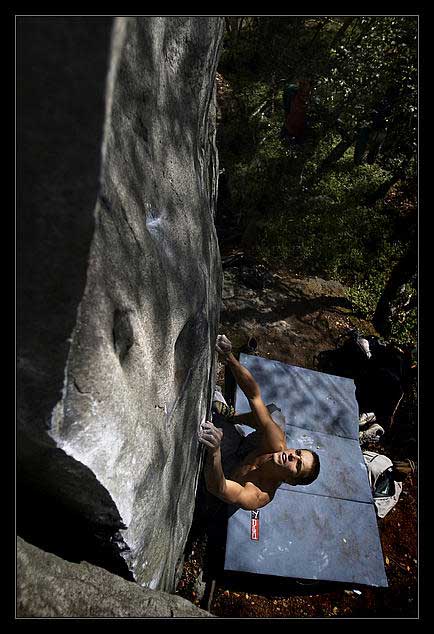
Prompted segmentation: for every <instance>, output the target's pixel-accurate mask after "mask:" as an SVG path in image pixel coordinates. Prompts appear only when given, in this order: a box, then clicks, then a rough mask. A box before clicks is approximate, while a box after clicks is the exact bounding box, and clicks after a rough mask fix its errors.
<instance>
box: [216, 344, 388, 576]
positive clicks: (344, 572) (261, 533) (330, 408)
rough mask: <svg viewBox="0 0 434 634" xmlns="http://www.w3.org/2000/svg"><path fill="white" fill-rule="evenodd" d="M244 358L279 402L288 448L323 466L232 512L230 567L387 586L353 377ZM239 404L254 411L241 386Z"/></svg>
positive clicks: (269, 399) (267, 397)
mask: <svg viewBox="0 0 434 634" xmlns="http://www.w3.org/2000/svg"><path fill="white" fill-rule="evenodd" d="M240 363H241V364H242V365H243V366H245V367H246V368H248V369H249V370H250V372H251V373H252V375H253V376H254V378H255V380H256V381H257V383H258V384H259V386H260V388H261V393H262V398H263V400H264V402H265V403H266V404H271V403H274V404H275V405H276V406H277V407H278V408H279V410H280V412H277V415H278V416H279V417H280V421H281V424H284V427H285V434H286V441H287V445H288V447H295V448H303V449H312V450H313V451H316V452H317V453H318V455H319V457H320V462H321V471H320V474H319V476H318V478H317V480H315V482H313V483H312V484H309V485H298V486H291V485H288V484H283V485H281V487H280V488H279V489H278V491H277V492H276V495H275V497H274V499H273V501H272V502H271V503H270V504H268V505H267V506H265V507H264V508H262V509H259V510H258V511H245V510H243V509H238V510H237V511H236V512H235V513H233V514H232V515H231V516H230V517H229V519H228V531H227V540H226V553H225V566H224V567H225V570H228V571H234V572H247V573H255V574H260V575H274V576H279V577H288V578H297V579H311V580H323V581H340V582H348V583H354V584H365V585H370V586H379V587H387V585H388V584H387V577H386V574H385V569H384V561H383V553H382V548H381V542H380V537H379V533H378V525H377V517H376V513H375V506H374V501H373V498H372V493H371V488H370V485H369V480H368V474H367V469H366V465H365V462H364V459H363V455H362V452H361V449H360V445H359V439H358V438H359V436H358V432H359V422H358V419H359V409H358V404H357V401H356V398H355V384H354V381H353V380H352V379H348V378H344V377H339V376H333V375H330V374H325V373H322V372H316V371H314V370H307V369H304V368H300V367H297V366H291V365H287V364H285V363H281V362H278V361H273V360H269V359H263V358H262V357H259V356H251V355H246V354H241V355H240ZM235 404H236V410H237V412H238V413H245V412H248V411H250V407H249V404H248V401H247V399H246V397H245V396H244V394H243V392H242V391H241V390H240V388H237V392H236V395H235ZM274 416H275V414H273V417H274ZM243 428H244V432H245V433H246V434H248V433H251V432H253V429H252V428H250V427H248V426H246V425H244V426H243Z"/></svg>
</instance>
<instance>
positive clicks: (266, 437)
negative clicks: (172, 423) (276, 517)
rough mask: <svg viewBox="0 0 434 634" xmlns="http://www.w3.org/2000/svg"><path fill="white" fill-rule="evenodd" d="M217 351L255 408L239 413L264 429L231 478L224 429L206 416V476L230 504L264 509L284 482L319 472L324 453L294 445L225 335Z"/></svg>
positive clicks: (239, 419)
mask: <svg viewBox="0 0 434 634" xmlns="http://www.w3.org/2000/svg"><path fill="white" fill-rule="evenodd" d="M216 350H217V352H218V353H219V355H220V358H221V359H222V361H223V362H224V363H226V364H227V365H228V366H229V368H230V370H231V372H232V374H233V376H234V378H235V380H236V382H237V383H238V385H239V386H240V388H241V390H242V391H243V392H244V394H245V395H246V397H247V399H248V401H249V404H250V407H251V412H250V413H248V414H241V415H238V416H236V417H235V418H234V422H242V423H246V424H248V425H249V426H250V427H254V428H255V429H256V430H257V431H258V432H259V438H260V441H259V442H258V446H257V447H256V448H255V449H254V450H253V451H251V452H250V453H249V454H247V456H246V457H245V458H244V460H243V461H242V462H241V464H239V465H238V466H237V467H236V468H235V469H234V470H233V471H232V472H231V473H230V479H227V478H226V477H225V475H224V473H223V468H222V459H221V451H220V445H221V441H222V438H223V432H222V430H221V429H219V428H218V427H216V426H215V425H213V423H211V422H209V421H207V422H205V423H203V424H202V426H201V430H200V434H199V440H200V442H201V443H203V444H204V445H206V446H207V448H208V450H207V459H206V463H205V481H206V486H207V489H208V491H209V492H210V493H212V494H213V495H215V496H216V497H218V498H219V499H220V500H223V501H224V502H226V503H228V504H235V505H237V506H239V507H241V508H242V509H245V510H256V509H259V508H261V507H263V506H265V505H266V504H268V503H269V502H271V500H272V499H273V497H274V495H275V493H276V490H277V489H278V488H279V486H280V485H281V484H282V483H284V482H285V483H287V484H291V485H296V484H310V483H311V482H313V481H314V480H315V479H316V478H317V477H318V474H319V469H320V464H319V457H318V455H317V454H316V453H315V452H314V451H310V450H308V449H289V448H288V447H287V446H286V440H285V434H284V432H283V431H282V430H281V429H280V427H279V426H278V425H277V423H275V422H274V420H273V419H272V417H271V415H270V413H269V411H268V409H267V407H266V405H265V404H264V401H263V400H262V398H261V392H260V389H259V386H258V384H257V383H256V381H255V379H254V378H253V376H252V375H251V373H250V372H249V371H248V370H247V369H246V368H244V367H243V366H242V365H241V364H240V363H239V362H238V361H237V359H236V358H235V357H234V355H233V354H232V344H231V342H230V341H229V339H227V338H226V337H225V336H224V335H219V337H218V338H217V345H216Z"/></svg>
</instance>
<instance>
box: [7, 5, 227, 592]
mask: <svg viewBox="0 0 434 634" xmlns="http://www.w3.org/2000/svg"><path fill="white" fill-rule="evenodd" d="M86 20H87V19H84V20H82V22H81V28H82V30H83V31H84V32H85V33H86V35H85V37H82V39H83V40H84V43H83V48H82V49H81V51H80V54H79V55H78V57H79V58H80V59H81V60H82V61H83V66H82V67H80V72H81V73H82V74H83V76H84V75H86V68H85V66H86V63H88V64H89V65H90V66H89V69H88V72H90V73H91V75H92V73H93V72H94V69H93V67H92V64H93V61H92V60H93V55H92V53H93V48H92V47H93V46H95V48H96V49H98V51H99V53H98V54H96V57H97V58H98V59H100V58H101V74H104V73H103V72H102V71H103V66H104V64H103V62H102V57H103V55H102V53H101V51H100V47H102V48H103V49H104V45H105V44H106V39H105V38H106V36H107V30H105V29H106V27H104V28H103V26H102V24H101V23H100V22H98V21H97V24H98V27H97V31H98V29H99V31H98V32H100V39H99V40H98V38H97V37H96V38H95V42H92V43H90V40H91V39H92V38H91V33H92V32H94V31H95V27H94V24H93V23H88V22H86ZM61 22H62V21H61ZM62 24H63V26H65V25H64V23H63V22H62ZM77 24H78V23H77ZM50 26H51V27H52V29H53V30H52V32H51V36H52V37H54V40H56V36H57V38H58V39H59V41H60V42H63V40H62V33H59V32H58V30H56V29H57V25H55V24H54V23H50ZM90 27H91V28H90ZM68 28H69V27H68V25H66V28H64V32H65V33H66V32H68V33H69V31H68ZM38 29H42V31H44V29H45V32H47V30H48V31H50V27H47V25H46V23H45V22H43V23H42V27H41V25H38ZM86 29H87V31H86ZM79 30H80V29H78V31H79ZM53 32H54V33H55V35H53ZM221 35H222V21H221V19H219V18H205V17H202V18H200V17H199V18H189V17H173V18H159V17H147V18H146V17H143V18H116V19H115V20H114V29H113V34H112V42H111V53H110V60H109V72H108V79H107V87H106V99H105V123H104V135H103V142H102V165H101V171H100V183H99V189H98V193H97V202H96V207H95V212H94V217H93V221H94V223H95V226H94V231H93V237H92V243H91V246H90V250H89V242H90V234H91V231H92V228H93V227H92V217H91V207H92V205H91V204H90V200H89V196H88V199H87V202H88V203H89V206H88V207H87V209H85V205H84V197H83V208H79V206H78V205H74V204H73V203H70V206H68V205H66V206H65V205H63V199H59V198H58V192H59V190H60V189H61V188H60V186H59V187H57V189H56V188H55V190H56V191H55V194H56V195H53V196H52V197H51V198H52V200H51V204H50V205H49V212H50V217H49V219H48V220H44V215H43V216H42V220H41V219H40V215H41V210H42V211H44V206H43V204H42V205H36V206H35V207H34V209H33V211H32V213H31V212H30V211H27V212H24V217H25V219H26V221H27V222H28V223H29V225H30V226H27V222H25V221H24V220H23V221H22V223H21V224H22V228H23V235H22V236H21V244H22V254H21V262H22V264H21V279H20V283H21V287H22V289H23V290H22V293H21V300H20V301H21V305H20V314H21V319H20V324H21V333H20V339H21V344H20V366H19V371H20V376H19V381H20V382H19V389H20V394H19V400H20V401H21V404H20V412H19V421H18V422H19V432H18V476H19V478H18V479H19V485H18V506H19V507H20V504H21V510H19V511H18V515H19V521H18V525H19V529H20V526H21V533H20V534H23V536H24V537H26V536H27V534H28V537H29V540H30V541H33V543H38V545H41V546H43V547H44V546H45V547H46V548H48V549H49V550H52V551H54V552H56V553H58V554H61V555H62V556H65V557H68V558H70V559H74V560H80V559H81V558H83V551H84V550H86V551H88V552H89V556H87V555H86V558H88V560H89V561H96V562H97V563H98V562H101V565H105V566H106V567H108V568H110V569H115V568H116V567H118V571H119V572H120V574H123V575H124V576H127V577H128V575H129V574H131V575H132V576H133V577H134V578H135V579H136V580H137V581H138V582H139V583H141V584H142V585H144V586H148V587H150V588H153V589H155V588H159V589H167V590H171V589H173V587H174V584H175V575H176V569H177V564H178V562H179V560H180V557H181V554H182V550H183V546H184V544H185V541H186V538H187V535H188V531H189V528H190V524H191V520H192V514H193V509H194V496H195V487H196V483H197V476H198V469H199V466H200V458H201V451H200V450H199V447H198V442H197V434H196V432H197V427H198V425H199V423H200V422H201V420H203V419H204V417H205V416H206V414H207V409H208V407H209V404H210V398H211V393H212V388H213V376H214V367H213V364H214V341H215V337H216V334H217V333H216V328H217V324H218V316H219V306H220V291H221V267H220V258H219V252H218V245H217V239H216V234H215V229H214V223H213V214H214V204H215V199H216V187H217V177H216V174H217V153H216V149H215V143H214V125H213V119H214V117H215V101H214V99H215V94H214V79H215V72H216V64H217V60H218V53H219V45H220V41H221ZM30 37H31V27H29V25H27V31H26V27H23V35H22V38H23V39H25V38H30ZM68 37H71V38H72V39H73V36H69V35H68ZM41 40H42V36H41ZM58 44H59V43H58ZM26 46H27V47H30V48H31V46H30V44H29V42H28V41H26V43H25V45H24V44H23V50H24V49H25V48H26ZM41 46H42V43H41ZM55 46H56V43H54V44H53V47H55ZM86 46H87V48H86ZM60 48H62V45H60ZM75 52H76V54H77V53H78V51H77V50H76V51H75ZM23 57H26V55H25V54H24V55H23ZM42 57H43V56H42ZM72 57H74V56H72ZM74 59H75V58H74ZM44 61H46V60H44V59H42V60H41V65H42V66H43V64H44ZM25 62H27V66H26V64H25ZM34 70H35V67H34V66H32V63H31V60H30V57H29V55H28V51H27V57H26V60H24V63H23V74H22V77H23V79H22V84H23V88H22V92H23V97H22V103H23V104H24V106H23V111H24V114H23V130H26V129H27V127H28V125H30V126H31V120H30V118H29V119H28V120H26V118H25V112H26V108H27V111H29V112H32V109H33V110H34V108H35V106H34V105H33V106H32V105H30V99H29V95H26V94H25V93H26V90H28V87H26V81H25V79H26V77H27V79H28V78H29V77H30V78H32V77H33V79H34V80H35V76H34V75H35V74H36V77H38V72H37V70H38V69H36V72H35V73H34V74H32V71H34ZM86 77H87V75H86ZM95 77H96V79H95V83H96V84H98V89H95V90H94V92H93V93H92V94H93V95H94V97H95V95H96V93H98V94H99V96H100V90H101V84H100V83H99V80H100V79H101V75H97V76H96V75H94V78H95ZM35 81H36V80H35ZM36 83H37V81H36ZM56 86H57V84H56ZM92 86H93V84H92ZM61 90H64V88H61ZM89 91H90V92H92V89H91V87H90V84H89ZM42 92H43V91H42ZM55 93H56V89H55V88H53V94H55ZM71 98H72V100H73V103H75V105H76V109H77V112H78V114H77V117H78V120H79V122H80V123H81V121H82V120H86V119H87V116H88V114H89V116H91V113H88V109H93V110H95V112H93V113H92V116H93V120H94V121H96V119H97V118H98V115H99V113H100V111H98V108H97V107H96V103H97V102H98V104H100V101H98V99H94V101H93V103H90V104H89V103H88V102H89V93H87V92H86V91H85V90H84V91H81V92H80V91H79V93H78V94H75V93H74V95H73V96H72V97H71ZM74 99H75V102H74ZM61 106H62V107H64V108H65V109H66V110H68V109H69V104H67V103H63V104H61ZM47 107H48V106H47ZM73 110H74V108H73ZM97 111H98V112H97ZM44 116H47V115H46V114H45V115H44ZM29 122H30V123H29ZM26 123H27V127H26ZM47 127H48V126H47ZM59 127H61V122H60V123H59ZM96 127H97V126H96ZM35 134H38V128H37V126H35ZM74 134H75V135H77V137H78V142H77V148H76V149H77V152H78V153H79V154H80V156H81V153H80V152H79V146H80V141H81V137H82V135H84V136H85V137H86V138H87V142H88V144H90V145H92V147H93V148H94V147H95V144H92V143H91V141H90V140H89V138H88V137H89V136H90V138H91V139H93V141H95V138H96V136H97V135H95V129H92V130H88V129H87V128H86V126H85V127H84V128H81V125H76V126H75V127H74ZM74 134H73V135H71V137H70V138H72V137H74ZM23 136H25V132H23ZM22 145H23V147H24V146H25V145H26V143H25V140H23V142H22ZM39 149H40V150H47V152H46V153H47V154H48V155H49V154H50V149H51V150H53V148H52V147H51V146H50V144H48V145H44V142H43V140H42V139H41V140H40V147H39ZM24 154H25V159H23V163H25V164H26V166H25V167H26V169H27V172H26V170H24V172H25V173H28V172H29V171H31V169H30V168H31V167H32V168H33V169H34V170H36V173H35V174H34V177H35V178H38V177H39V176H40V175H41V174H42V175H45V174H46V171H45V170H46V167H44V166H42V167H41V168H38V167H37V161H36V160H35V159H36V157H35V156H33V157H32V156H28V152H27V150H25V152H24ZM32 159H33V161H34V162H33V161H32ZM59 162H60V163H61V161H60V159H59ZM29 166H30V167H29ZM88 168H89V165H88V157H87V155H86V152H84V155H83V164H82V171H83V172H85V173H86V177H85V178H86V179H89V183H90V180H91V178H92V177H95V172H92V171H91V175H89V171H88ZM39 169H40V171H38V170H39ZM74 174H77V171H76V172H75V173H74ZM72 176H73V175H72V174H71V175H69V174H65V173H61V174H60V175H59V179H60V181H59V182H61V183H63V186H64V188H65V189H66V190H67V191H66V193H65V197H66V198H67V199H68V201H69V197H68V191H71V190H74V187H75V184H76V183H77V182H80V174H77V177H76V178H74V179H72V178H71V177H72ZM27 178H28V179H29V180H30V178H29V176H27ZM46 180H47V181H48V182H50V179H49V177H47V179H46ZM95 182H97V181H96V179H95ZM37 188H38V185H36V189H37ZM91 189H92V188H91V187H89V192H90V191H91ZM95 193H96V192H95ZM42 197H43V196H42ZM28 198H30V197H28ZM23 199H25V195H23ZM29 204H30V203H29ZM22 206H23V208H24V207H26V200H23V201H22ZM63 216H65V217H66V220H65V221H64V222H63V223H61V226H57V225H56V223H57V221H58V218H59V217H62V218H63ZM71 226H72V227H73V228H74V232H73V234H72V235H71V231H70V229H69V227H71ZM32 227H33V231H34V230H35V228H37V227H40V233H41V235H42V237H43V238H44V239H45V236H46V231H48V232H49V231H52V235H53V236H55V237H56V240H57V241H56V240H54V237H53V239H52V241H54V242H55V243H56V246H57V247H58V248H57V250H58V251H59V253H62V243H63V240H64V241H65V243H66V253H68V250H69V251H70V252H71V253H73V255H74V257H72V258H71V262H72V263H73V264H74V265H75V266H70V267H69V268H68V267H63V268H62V267H59V266H58V265H57V262H56V260H55V259H54V260H52V259H51V254H50V250H49V247H50V245H49V244H45V248H44V244H42V245H40V246H38V245H36V244H35V243H36V242H37V241H35V239H34V237H33V239H32V236H34V234H33V232H32ZM81 230H83V234H82V233H81ZM64 236H65V237H64ZM28 245H30V247H29V246H28ZM47 247H48V250H47ZM38 253H40V254H41V257H42V259H43V262H42V263H37V264H36V269H38V267H39V269H40V270H39V271H38V275H37V276H33V275H32V272H31V268H32V262H33V260H34V259H37V258H38ZM76 254H77V255H76ZM87 256H88V262H87V274H86V283H85V286H84V279H83V277H84V272H85V270H86V258H87ZM73 269H74V270H73ZM45 276H49V277H50V279H51V280H52V286H53V287H54V288H55V289H57V291H58V292H60V293H61V294H62V293H63V295H66V296H68V293H69V290H68V289H69V288H70V287H71V288H72V289H73V290H74V293H72V292H71V295H72V297H69V296H68V302H69V303H68V306H67V307H66V306H65V302H64V301H63V302H62V301H60V302H59V299H58V296H57V295H56V294H55V293H54V294H53V293H52V292H51V290H52V289H51V288H47V286H46V285H45V286H44V280H45V279H46V277H45ZM83 287H84V294H83V297H82V299H81V303H80V304H79V303H78V299H79V295H80V292H82V291H83ZM29 295H32V296H33V297H38V298H39V306H40V313H38V314H37V323H35V322H34V320H33V315H34V314H35V313H32V301H31V299H29ZM63 295H62V297H63ZM78 305H79V309H78V313H77V319H76V321H75V314H74V312H75V310H74V309H76V308H77V306H78ZM65 315H67V317H68V320H66V319H65ZM45 318H46V319H47V321H48V322H49V323H47V325H45V324H44V319H45ZM72 318H74V322H72V321H71V320H72ZM62 320H64V323H65V324H66V325H64V326H63V325H62V327H60V331H59V335H58V336H57V337H54V336H53V334H52V330H53V329H52V328H51V327H50V324H51V323H55V324H57V322H62ZM73 323H75V327H74V326H73ZM45 326H46V331H47V336H46V338H45V340H44V338H40V337H39V331H40V329H41V328H44V327H45ZM53 328H54V327H53ZM71 332H72V335H71ZM69 337H71V338H70V339H69ZM68 339H69V340H68ZM69 343H70V346H69V351H68V359H67V363H66V367H65V364H64V363H63V361H64V357H65V351H66V350H67V349H68V344H69ZM50 357H56V359H57V361H56V363H53V361H52V359H50ZM47 368H48V371H47ZM47 385H48V386H49V387H46V386H47ZM44 390H45V392H46V394H47V397H46V399H42V398H39V396H40V394H41V392H42V393H45V392H44ZM61 390H62V392H61ZM53 400H54V402H53ZM55 401H58V402H57V405H56V406H55V407H54V409H53V406H54V403H55ZM51 413H52V415H51ZM20 495H21V498H20ZM20 499H21V502H20ZM25 500H31V501H32V502H31V504H30V507H31V510H29V507H28V505H26V504H25V503H24V501H25ZM35 500H37V502H36V503H35ZM41 508H42V509H43V513H44V512H45V513H47V516H46V517H45V518H44V520H45V521H43V522H42V523H43V527H41V522H40V521H39V526H40V528H39V529H33V531H34V532H36V533H38V535H37V537H35V535H34V534H31V533H32V530H30V529H29V526H30V525H31V523H32V518H31V514H32V513H33V512H34V511H37V510H38V509H39V511H40V509H41ZM53 509H55V510H54V511H53ZM62 518H63V519H62ZM59 522H63V524H62V526H61V527H60V524H59ZM65 528H67V531H68V535H69V536H70V537H71V539H70V540H69V541H68V540H67V539H65V534H63V535H59V532H60V533H62V529H65ZM19 532H20V531H19ZM47 534H49V535H50V537H47ZM38 540H39V541H38ZM53 540H54V542H55V544H56V545H55V546H53ZM41 542H42V543H41ZM66 542H68V545H66ZM71 542H72V545H71ZM86 544H87V546H86ZM92 553H93V559H92ZM119 554H121V555H122V558H121V557H120V556H119ZM110 558H111V562H109V560H110ZM107 562H109V563H107ZM124 562H126V563H124ZM131 578H132V577H131Z"/></svg>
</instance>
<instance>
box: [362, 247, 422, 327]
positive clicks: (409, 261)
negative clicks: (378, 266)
mask: <svg viewBox="0 0 434 634" xmlns="http://www.w3.org/2000/svg"><path fill="white" fill-rule="evenodd" d="M416 271H417V248H416V245H411V246H410V248H409V250H408V251H407V253H406V254H405V255H404V256H403V257H402V258H401V259H400V260H399V262H398V263H397V264H396V265H395V267H394V268H393V269H392V273H391V274H390V277H389V280H388V282H387V284H386V286H385V288H384V290H383V292H382V294H381V296H380V299H379V301H378V304H377V307H376V309H375V313H374V317H373V319H372V323H373V324H374V326H375V328H376V330H377V331H378V332H379V333H380V335H381V336H383V337H386V338H387V337H389V336H390V333H391V330H392V304H393V302H394V301H395V300H396V298H397V295H398V291H399V289H400V288H401V287H402V286H403V285H404V284H406V283H407V282H409V280H410V279H411V277H412V276H413V275H414V274H415V273H416Z"/></svg>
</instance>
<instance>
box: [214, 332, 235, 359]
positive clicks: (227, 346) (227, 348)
mask: <svg viewBox="0 0 434 634" xmlns="http://www.w3.org/2000/svg"><path fill="white" fill-rule="evenodd" d="M215 347H216V350H217V352H218V353H219V354H221V355H222V357H228V356H229V355H230V354H231V352H232V343H231V342H230V341H229V339H228V338H227V337H226V335H219V336H218V337H217V342H216V346H215Z"/></svg>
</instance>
